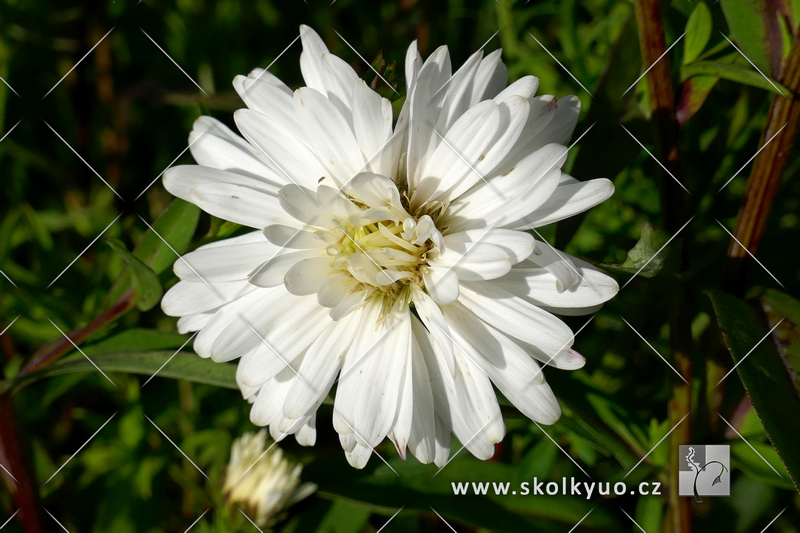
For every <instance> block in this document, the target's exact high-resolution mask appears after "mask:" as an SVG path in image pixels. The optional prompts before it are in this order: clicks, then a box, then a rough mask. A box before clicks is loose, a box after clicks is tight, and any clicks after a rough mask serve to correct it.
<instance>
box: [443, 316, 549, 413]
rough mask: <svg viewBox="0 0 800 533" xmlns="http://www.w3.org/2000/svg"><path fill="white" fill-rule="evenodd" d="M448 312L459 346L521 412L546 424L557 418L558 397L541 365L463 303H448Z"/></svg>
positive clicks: (448, 318) (449, 321)
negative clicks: (460, 304)
mask: <svg viewBox="0 0 800 533" xmlns="http://www.w3.org/2000/svg"><path fill="white" fill-rule="evenodd" d="M445 316H446V317H447V320H448V323H449V324H450V325H451V328H452V329H453V332H454V334H455V335H456V338H457V342H458V346H459V347H461V348H462V349H464V350H466V351H467V352H468V355H469V358H470V361H471V362H475V363H476V364H477V365H478V366H479V367H480V368H481V369H482V371H483V372H485V373H486V374H487V375H488V376H489V378H490V379H491V380H492V382H493V383H494V384H495V385H496V386H497V388H498V389H500V392H502V393H503V395H504V396H505V397H506V398H508V400H509V401H511V403H513V404H514V405H515V406H516V407H517V409H519V410H520V411H521V412H522V414H524V415H525V416H527V417H528V418H530V419H532V420H535V421H537V422H540V423H543V424H553V423H555V421H556V420H558V418H559V417H560V415H561V409H560V408H559V405H558V401H557V400H556V398H555V396H554V395H553V392H552V391H551V390H550V387H549V386H548V385H547V384H546V383H545V382H544V380H543V376H542V373H541V370H540V368H539V365H538V364H536V362H535V361H533V359H531V358H530V357H529V356H528V354H526V353H525V351H524V350H523V349H522V348H521V347H519V346H517V345H516V344H515V343H514V342H513V341H512V340H511V339H509V338H508V337H506V336H505V335H503V334H501V333H500V332H499V331H497V330H495V329H494V328H491V327H489V326H487V325H486V324H484V323H483V322H482V321H480V320H478V319H477V317H475V315H473V314H472V313H470V312H469V311H467V310H466V309H465V308H463V307H461V306H458V305H453V306H449V307H448V308H447V309H446V315H445Z"/></svg>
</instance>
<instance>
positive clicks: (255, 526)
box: [236, 505, 264, 533]
mask: <svg viewBox="0 0 800 533" xmlns="http://www.w3.org/2000/svg"><path fill="white" fill-rule="evenodd" d="M236 508H237V509H239V512H240V513H242V515H244V517H245V518H246V519H247V521H248V522H250V523H251V524H253V527H254V528H256V529H257V530H259V531H261V533H264V532H263V531H262V530H261V528H260V527H258V525H257V524H256V523H255V522H253V520H252V519H251V518H250V517H249V516H247V513H245V512H244V511H242V508H241V507H239V506H238V505H237V506H236Z"/></svg>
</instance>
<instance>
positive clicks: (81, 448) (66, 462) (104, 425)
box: [44, 413, 117, 485]
mask: <svg viewBox="0 0 800 533" xmlns="http://www.w3.org/2000/svg"><path fill="white" fill-rule="evenodd" d="M115 416H117V413H114V414H113V415H111V416H110V417H109V418H108V420H106V421H105V422H104V423H103V425H102V426H100V427H99V428H98V429H97V431H95V432H94V433H92V436H91V437H89V439H88V440H87V441H86V442H84V443H83V445H82V446H81V447H80V448H78V451H76V452H75V453H73V454H72V455H71V456H70V458H69V459H67V460H66V461H64V464H63V465H61V466H60V467H58V470H56V471H55V472H53V475H52V476H50V477H49V478H47V481H45V482H44V485H47V484H48V483H49V482H50V480H51V479H53V478H54V477H56V474H58V473H59V472H61V469H62V468H64V467H65V466H67V464H68V463H69V462H70V461H72V459H73V458H74V457H75V456H76V455H78V454H79V453H80V452H81V450H83V449H84V448H85V447H86V445H87V444H89V443H90V442H92V439H93V438H94V437H95V436H96V435H97V434H98V433H100V431H101V430H102V429H103V428H104V427H106V425H107V424H108V423H109V422H111V419H112V418H114V417H115Z"/></svg>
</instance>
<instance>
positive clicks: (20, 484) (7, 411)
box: [0, 393, 46, 533]
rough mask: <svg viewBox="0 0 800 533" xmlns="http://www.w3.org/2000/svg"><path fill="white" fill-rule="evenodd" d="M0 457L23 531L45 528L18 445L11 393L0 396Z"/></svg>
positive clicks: (34, 531)
mask: <svg viewBox="0 0 800 533" xmlns="http://www.w3.org/2000/svg"><path fill="white" fill-rule="evenodd" d="M0 458H2V460H3V466H4V467H5V468H7V469H8V470H9V472H11V474H12V475H13V476H14V478H15V479H16V481H15V479H12V478H10V477H9V476H8V474H6V473H5V472H3V477H4V478H5V480H6V484H7V486H8V489H9V492H10V493H11V495H12V497H13V498H14V500H15V502H16V505H17V506H18V508H19V515H20V520H21V521H22V523H23V524H24V527H25V531H26V533H41V532H44V531H46V529H45V527H44V524H43V523H42V515H41V511H40V509H41V506H40V504H39V493H38V491H37V489H36V487H35V486H34V484H33V479H32V478H31V476H30V474H29V471H30V470H29V469H28V465H27V463H26V461H25V454H24V450H23V449H22V446H21V445H20V438H19V433H18V431H17V421H16V417H15V416H14V404H13V402H12V401H11V393H6V394H1V395H0Z"/></svg>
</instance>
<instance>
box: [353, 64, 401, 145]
mask: <svg viewBox="0 0 800 533" xmlns="http://www.w3.org/2000/svg"><path fill="white" fill-rule="evenodd" d="M352 91H353V100H354V101H355V102H357V105H355V106H354V107H353V128H354V130H355V133H356V140H358V145H359V146H360V147H361V153H362V154H364V157H366V158H371V157H372V156H373V155H374V154H375V153H376V152H377V151H378V150H380V149H381V147H382V146H383V145H384V144H385V143H386V141H388V140H389V137H390V136H391V135H392V104H391V103H390V102H389V100H387V99H386V98H381V96H380V95H379V94H378V93H376V92H375V91H373V90H372V89H370V88H369V87H368V86H367V83H366V82H365V81H364V80H362V79H356V82H355V86H354V87H353V89H352Z"/></svg>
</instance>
